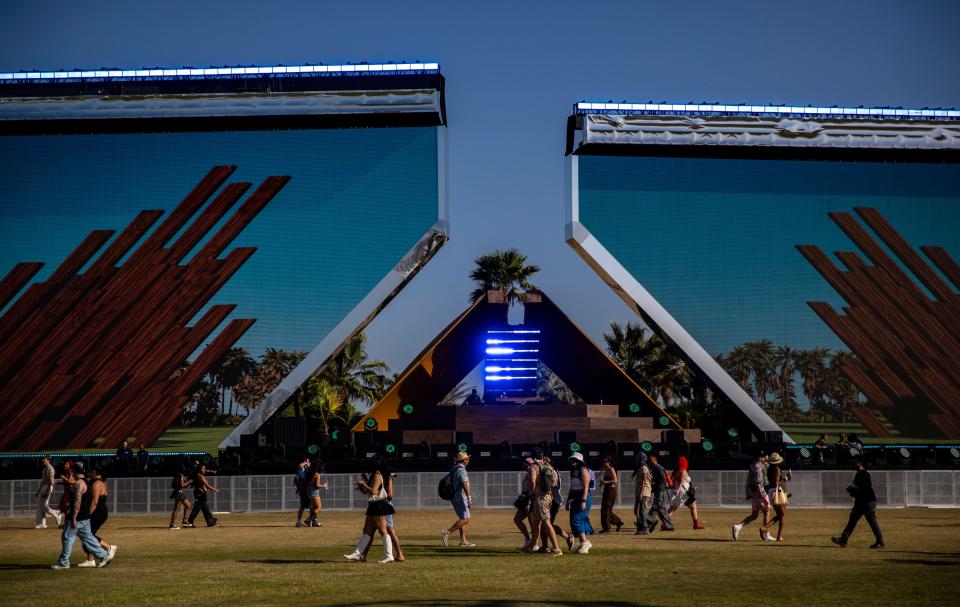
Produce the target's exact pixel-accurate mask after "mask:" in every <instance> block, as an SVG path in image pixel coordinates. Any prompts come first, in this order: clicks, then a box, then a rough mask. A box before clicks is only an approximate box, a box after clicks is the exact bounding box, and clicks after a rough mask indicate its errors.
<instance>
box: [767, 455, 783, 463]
mask: <svg viewBox="0 0 960 607" xmlns="http://www.w3.org/2000/svg"><path fill="white" fill-rule="evenodd" d="M770 463H771V464H782V463H783V456H782V455H780V454H779V453H774V454H773V455H771V456H770Z"/></svg>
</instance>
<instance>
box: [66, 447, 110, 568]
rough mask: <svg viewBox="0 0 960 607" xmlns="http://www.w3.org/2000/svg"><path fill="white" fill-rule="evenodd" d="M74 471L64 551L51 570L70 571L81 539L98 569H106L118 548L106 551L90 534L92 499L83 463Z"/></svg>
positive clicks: (75, 467) (70, 488) (76, 464)
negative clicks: (77, 543)
mask: <svg viewBox="0 0 960 607" xmlns="http://www.w3.org/2000/svg"><path fill="white" fill-rule="evenodd" d="M72 471H73V474H74V481H73V482H72V483H70V484H69V485H67V489H68V490H69V496H70V497H69V500H70V505H69V510H68V512H67V520H66V521H65V522H64V524H63V532H62V533H61V534H60V541H61V544H62V549H61V551H60V558H59V559H58V560H57V563H56V564H55V565H51V566H50V568H51V569H69V568H70V553H71V552H72V551H73V544H74V543H75V542H76V541H77V538H80V543H81V544H82V545H83V547H84V549H85V550H86V551H87V552H89V553H90V554H92V555H93V556H94V558H96V559H97V566H98V567H105V566H106V565H107V564H108V563H110V561H111V560H113V557H114V555H115V554H116V552H117V547H116V546H111V547H110V550H104V549H103V548H101V547H100V543H99V542H98V541H97V538H95V537H94V536H93V534H92V533H90V511H91V508H90V497H91V494H90V493H89V492H88V491H87V484H86V482H85V481H84V478H83V471H84V470H83V462H74V463H73V467H72Z"/></svg>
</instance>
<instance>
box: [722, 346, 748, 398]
mask: <svg viewBox="0 0 960 607" xmlns="http://www.w3.org/2000/svg"><path fill="white" fill-rule="evenodd" d="M717 362H719V363H720V364H721V365H722V366H723V368H724V369H726V371H727V373H729V374H730V375H732V376H733V377H734V379H736V381H737V383H738V384H740V387H741V388H743V390H744V391H745V392H746V393H747V394H749V395H750V396H753V395H754V394H753V386H752V385H751V384H750V374H751V373H752V372H753V367H752V366H751V361H750V351H749V350H748V349H747V347H746V344H741V345H739V346H735V347H734V348H733V350H731V351H730V354H728V355H727V356H726V357H722V356H718V357H717Z"/></svg>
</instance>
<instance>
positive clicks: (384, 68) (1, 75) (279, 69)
mask: <svg viewBox="0 0 960 607" xmlns="http://www.w3.org/2000/svg"><path fill="white" fill-rule="evenodd" d="M439 72H440V64H439V63H374V64H366V63H363V64H349V65H272V66H224V67H204V68H193V67H179V68H149V69H148V68H142V69H133V70H130V69H125V70H119V69H99V70H59V71H55V72H53V71H50V72H35V71H22V70H21V71H19V72H0V80H14V81H24V80H26V81H37V80H40V81H47V80H50V81H60V80H105V79H108V80H128V79H134V78H139V79H148V80H149V79H158V78H190V77H194V78H196V77H222V76H241V77H243V76H264V75H282V76H289V75H304V74H306V75H311V76H318V75H319V76H330V75H333V76H340V75H356V74H375V75H376V74H397V73H414V74H420V73H439Z"/></svg>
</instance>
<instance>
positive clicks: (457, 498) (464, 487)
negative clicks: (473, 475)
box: [440, 451, 476, 548]
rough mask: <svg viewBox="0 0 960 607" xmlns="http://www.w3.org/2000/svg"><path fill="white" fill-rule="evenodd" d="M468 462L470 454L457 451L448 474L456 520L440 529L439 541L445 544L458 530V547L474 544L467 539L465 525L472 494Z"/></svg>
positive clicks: (470, 546)
mask: <svg viewBox="0 0 960 607" xmlns="http://www.w3.org/2000/svg"><path fill="white" fill-rule="evenodd" d="M469 464H470V454H469V453H467V452H466V451H458V452H457V460H456V464H454V466H453V470H451V472H450V474H451V477H452V478H453V499H452V500H450V503H451V504H452V505H453V511H454V512H456V514H457V522H456V523H454V524H453V525H451V526H450V528H449V529H443V530H442V531H440V541H441V542H443V545H444V546H446V545H448V544H449V542H450V534H451V533H453V532H455V531H459V532H460V547H461V548H472V547H474V546H476V544H471V543H470V542H468V541H467V525H469V524H470V506H472V505H473V495H472V494H471V492H470V478H469V477H468V476H467V466H468V465H469Z"/></svg>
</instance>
